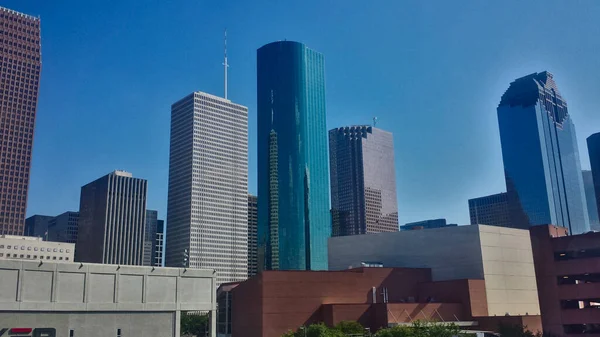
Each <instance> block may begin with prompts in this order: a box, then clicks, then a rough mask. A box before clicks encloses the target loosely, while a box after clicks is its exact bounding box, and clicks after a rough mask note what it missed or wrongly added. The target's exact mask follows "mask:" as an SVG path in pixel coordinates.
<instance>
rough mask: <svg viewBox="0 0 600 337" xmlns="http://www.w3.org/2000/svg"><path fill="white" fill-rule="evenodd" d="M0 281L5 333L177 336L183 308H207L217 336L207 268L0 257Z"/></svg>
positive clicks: (211, 281) (1, 324)
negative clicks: (54, 261) (186, 268)
mask: <svg viewBox="0 0 600 337" xmlns="http://www.w3.org/2000/svg"><path fill="white" fill-rule="evenodd" d="M0 280H2V282H1V284H0V333H5V332H7V331H6V330H4V329H8V330H11V329H12V328H21V329H19V330H20V331H21V333H15V332H14V331H8V332H7V335H10V336H14V335H18V336H37V337H51V336H57V337H59V336H70V337H79V336H86V337H99V336H117V337H128V336H145V337H179V336H180V335H181V334H180V321H181V315H182V312H185V311H195V312H209V313H210V317H211V321H210V322H211V324H210V326H211V330H210V331H209V334H208V335H209V336H216V329H215V326H216V301H215V292H216V286H215V276H214V274H213V271H212V270H199V269H188V270H183V269H178V268H153V267H141V266H122V265H105V264H103V265H100V264H87V263H86V264H83V263H82V264H80V263H39V262H37V261H3V260H0ZM23 328H30V329H35V330H34V331H33V333H32V331H31V330H29V331H27V330H23ZM4 336H5V335H4Z"/></svg>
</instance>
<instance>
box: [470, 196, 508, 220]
mask: <svg viewBox="0 0 600 337" xmlns="http://www.w3.org/2000/svg"><path fill="white" fill-rule="evenodd" d="M469 216H470V218H471V225H490V226H500V227H513V226H512V225H511V222H510V213H509V210H508V196H507V193H506V192H502V193H497V194H492V195H486V196H485V197H479V198H473V199H469Z"/></svg>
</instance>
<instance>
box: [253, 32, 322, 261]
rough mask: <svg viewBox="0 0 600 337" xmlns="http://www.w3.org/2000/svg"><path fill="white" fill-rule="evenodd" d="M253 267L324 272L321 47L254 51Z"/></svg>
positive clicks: (283, 44)
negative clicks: (255, 180) (255, 184)
mask: <svg viewBox="0 0 600 337" xmlns="http://www.w3.org/2000/svg"><path fill="white" fill-rule="evenodd" d="M257 76H258V82H257V104H258V111H257V113H258V135H257V138H258V268H259V269H260V270H275V269H280V270H326V269H327V267H328V264H327V239H328V238H329V237H330V236H331V220H330V213H329V179H328V176H329V169H328V157H327V128H326V124H325V117H326V113H325V70H324V59H323V55H322V54H321V53H318V52H316V51H314V50H311V49H309V48H307V47H306V46H305V45H304V44H302V43H298V42H292V41H279V42H273V43H270V44H267V45H265V46H263V47H261V48H260V49H258V52H257Z"/></svg>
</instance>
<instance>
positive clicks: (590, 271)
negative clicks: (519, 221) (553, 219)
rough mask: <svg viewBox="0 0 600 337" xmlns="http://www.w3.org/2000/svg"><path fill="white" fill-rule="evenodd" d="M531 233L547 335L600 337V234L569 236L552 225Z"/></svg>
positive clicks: (543, 321) (534, 229)
mask: <svg viewBox="0 0 600 337" xmlns="http://www.w3.org/2000/svg"><path fill="white" fill-rule="evenodd" d="M530 232H531V243H532V247H533V254H534V260H535V269H536V276H537V288H538V292H539V299H540V308H541V312H542V323H543V327H544V331H547V332H549V333H551V334H553V335H556V336H581V335H587V336H598V335H600V233H597V232H591V233H587V234H579V235H571V236H568V234H567V229H566V228H563V227H556V226H552V225H548V226H536V227H532V228H531V229H530Z"/></svg>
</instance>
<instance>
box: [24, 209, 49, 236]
mask: <svg viewBox="0 0 600 337" xmlns="http://www.w3.org/2000/svg"><path fill="white" fill-rule="evenodd" d="M53 218H54V217H53V216H50V215H39V214H36V215H32V216H30V217H29V218H27V219H25V231H24V235H25V236H35V237H40V238H43V237H46V233H47V232H48V223H49V222H50V220H52V219H53Z"/></svg>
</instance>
